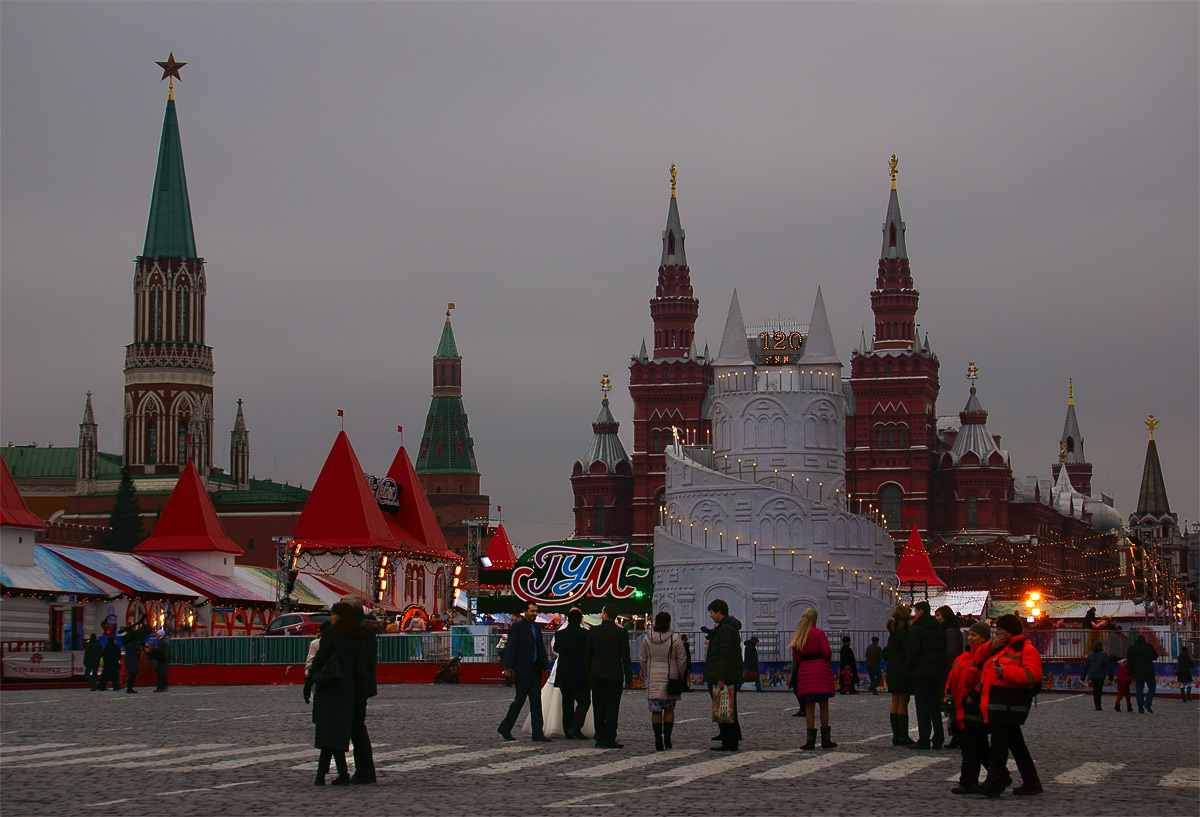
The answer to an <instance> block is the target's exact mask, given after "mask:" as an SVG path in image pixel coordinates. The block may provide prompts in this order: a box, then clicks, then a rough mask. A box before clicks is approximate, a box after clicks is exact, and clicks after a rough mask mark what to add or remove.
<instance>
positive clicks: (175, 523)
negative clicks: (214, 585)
mask: <svg viewBox="0 0 1200 817" xmlns="http://www.w3.org/2000/svg"><path fill="white" fill-rule="evenodd" d="M184 550H186V551H205V550H219V551H221V552H222V553H232V554H234V555H235V556H240V555H241V554H242V553H243V551H242V549H241V548H240V547H238V546H237V545H236V544H235V543H234V541H233V540H232V539H230V538H229V537H228V536H226V535H225V528H223V527H222V526H221V520H220V519H217V512H216V510H215V509H214V508H213V504H212V500H210V499H209V498H208V492H207V491H205V490H204V483H202V482H201V481H200V474H199V473H197V472H196V466H195V464H194V463H193V462H192V461H191V460H188V463H187V465H185V466H184V468H183V473H182V474H180V475H179V482H177V483H175V489H174V490H173V491H171V495H170V496H169V497H167V504H166V506H165V507H164V508H163V510H162V514H161V515H160V516H159V517H158V522H157V523H156V524H155V525H154V532H153V533H151V534H150V537H149V538H148V539H145V540H143V541H142V542H141V543H140V544H139V545H138V546H137V547H135V548H134V549H133V552H134V553H175V552H179V551H184Z"/></svg>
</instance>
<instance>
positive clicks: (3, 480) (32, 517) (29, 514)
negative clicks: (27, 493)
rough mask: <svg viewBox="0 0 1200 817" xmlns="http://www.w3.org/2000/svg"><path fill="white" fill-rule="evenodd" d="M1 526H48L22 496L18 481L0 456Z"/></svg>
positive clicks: (39, 528) (42, 528) (36, 528)
mask: <svg viewBox="0 0 1200 817" xmlns="http://www.w3.org/2000/svg"><path fill="white" fill-rule="evenodd" d="M0 526H4V527H12V528H29V529H30V530H44V529H45V527H46V523H45V522H43V521H42V519H41V517H40V516H38V515H37V514H35V513H34V512H33V511H31V510H29V506H28V505H26V504H25V500H24V499H22V498H21V492H20V491H18V490H17V483H16V482H14V481H13V478H12V474H11V473H10V472H9V470H8V464H7V463H5V462H4V459H3V458H0Z"/></svg>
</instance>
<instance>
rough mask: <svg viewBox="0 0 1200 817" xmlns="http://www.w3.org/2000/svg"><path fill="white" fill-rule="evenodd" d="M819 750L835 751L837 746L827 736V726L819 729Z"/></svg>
mask: <svg viewBox="0 0 1200 817" xmlns="http://www.w3.org/2000/svg"><path fill="white" fill-rule="evenodd" d="M821 748H822V749H836V748H837V744H836V743H834V742H833V738H831V737H830V736H829V727H828V726H822V727H821Z"/></svg>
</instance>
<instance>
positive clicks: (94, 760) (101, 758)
mask: <svg viewBox="0 0 1200 817" xmlns="http://www.w3.org/2000/svg"><path fill="white" fill-rule="evenodd" d="M229 745H230V744H228V743H203V744H200V746H188V747H176V748H169V749H143V750H142V751H140V752H119V753H117V754H115V755H104V754H101V755H92V756H91V757H68V758H56V759H54V760H40V761H38V762H37V763H25V764H23V765H21V766H18V767H17V768H20V769H38V768H45V767H47V766H53V767H55V768H58V767H59V766H82V765H85V764H90V765H92V766H119V765H120V764H118V763H113V762H112V761H114V760H121V759H125V758H133V757H155V758H162V756H163V755H172V754H175V753H177V752H188V751H191V750H193V749H213V748H216V747H218V746H229ZM102 751H103V750H102ZM152 762H155V763H157V762H158V761H157V760H156V761H152Z"/></svg>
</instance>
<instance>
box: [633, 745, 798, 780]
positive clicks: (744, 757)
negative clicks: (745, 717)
mask: <svg viewBox="0 0 1200 817" xmlns="http://www.w3.org/2000/svg"><path fill="white" fill-rule="evenodd" d="M790 754H794V752H793V751H792V750H786V751H754V752H737V753H730V754H728V755H726V756H725V757H721V758H717V759H715V760H705V761H703V762H701V763H692V764H689V765H687V766H680V767H679V768H676V769H668V770H666V771H665V772H655V773H654V774H652V775H650V776H651V777H673V778H676V779H677V780H679V781H686V782H691V781H693V780H700V779H702V778H705V777H711V776H712V775H714V774H721V773H722V772H727V771H729V770H730V769H737V768H739V767H741V766H749V765H750V764H752V763H759V762H761V761H764V760H772V759H774V758H777V757H782V756H783V755H790Z"/></svg>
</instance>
